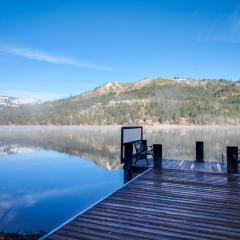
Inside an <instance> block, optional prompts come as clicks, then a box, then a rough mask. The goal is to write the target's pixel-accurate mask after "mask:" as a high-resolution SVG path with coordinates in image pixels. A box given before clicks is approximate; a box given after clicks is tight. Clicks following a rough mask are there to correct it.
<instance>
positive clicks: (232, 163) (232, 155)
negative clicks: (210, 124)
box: [227, 146, 238, 174]
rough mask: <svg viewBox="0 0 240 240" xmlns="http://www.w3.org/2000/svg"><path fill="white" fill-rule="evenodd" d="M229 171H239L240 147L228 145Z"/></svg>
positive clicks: (232, 172) (233, 172)
mask: <svg viewBox="0 0 240 240" xmlns="http://www.w3.org/2000/svg"><path fill="white" fill-rule="evenodd" d="M227 173H228V174H236V173H238V147H230V146H227Z"/></svg>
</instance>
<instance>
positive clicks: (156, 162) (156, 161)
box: [153, 144, 162, 169]
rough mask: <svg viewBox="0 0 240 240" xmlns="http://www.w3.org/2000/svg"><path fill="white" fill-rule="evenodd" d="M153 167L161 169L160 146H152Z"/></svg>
mask: <svg viewBox="0 0 240 240" xmlns="http://www.w3.org/2000/svg"><path fill="white" fill-rule="evenodd" d="M153 167H154V168H157V169H161V168H162V144H153Z"/></svg>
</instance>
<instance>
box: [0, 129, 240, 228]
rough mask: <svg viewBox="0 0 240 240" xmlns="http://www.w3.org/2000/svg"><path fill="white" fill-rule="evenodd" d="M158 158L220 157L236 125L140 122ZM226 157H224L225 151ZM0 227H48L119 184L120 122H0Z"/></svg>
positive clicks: (233, 139) (236, 136) (238, 141)
mask: <svg viewBox="0 0 240 240" xmlns="http://www.w3.org/2000/svg"><path fill="white" fill-rule="evenodd" d="M144 138H146V139H148V142H149V144H152V143H161V144H162V145H163V158H166V159H183V160H193V159H194V158H195V142H196V141H204V154H205V159H206V160H208V161H221V156H222V154H223V155H224V157H225V150H226V146H228V145H234V146H236V145H237V146H240V127H239V126H217V127H215V126H209V127H200V126H199V127H183V126H154V127H145V128H144ZM225 160H226V157H225ZM0 167H1V174H0V231H1V230H4V231H8V232H16V231H19V232H26V231H38V230H43V231H49V230H51V229H53V228H55V227H56V226H58V225H59V224H62V223H63V222H64V221H66V220H68V219H69V218H70V217H72V216H74V215H76V214H77V213H79V212H80V211H83V210H84V209H86V208H87V207H89V206H90V205H92V204H94V203H95V202H97V201H98V200H100V199H101V198H103V197H104V196H106V195H108V194H109V193H111V192H113V191H114V190H116V189H118V188H120V187H121V186H123V184H124V179H123V178H124V173H123V170H122V166H121V164H120V127H0Z"/></svg>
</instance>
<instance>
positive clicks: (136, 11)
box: [0, 0, 240, 99]
mask: <svg viewBox="0 0 240 240" xmlns="http://www.w3.org/2000/svg"><path fill="white" fill-rule="evenodd" d="M156 76H165V77H175V76H180V77H193V78H227V79H233V80H239V79H240V0H201V1H200V0H198V1H197V0H162V1H161V0H158V1H154V0H145V1H143V0H138V1H131V0H128V1H123V0H122V1H121V0H112V1H110V0H108V1H106V0H101V1H100V0H95V1H93V0H88V1H81V0H75V1H74V0H61V1H57V0H32V1H26V0H21V1H18V0H16V1H13V0H1V1H0V83H1V85H0V95H10V96H17V97H35V98H40V99H56V98H60V97H65V96H70V95H75V94H79V93H82V92H85V91H87V90H90V89H92V88H94V87H96V86H98V85H100V84H103V83H105V82H108V81H121V82H132V81H136V80H141V79H143V78H146V77H156Z"/></svg>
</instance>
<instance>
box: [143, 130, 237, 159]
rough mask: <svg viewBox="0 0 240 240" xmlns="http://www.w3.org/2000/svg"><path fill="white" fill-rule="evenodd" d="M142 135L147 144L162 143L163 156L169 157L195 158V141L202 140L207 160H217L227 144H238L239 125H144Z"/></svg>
mask: <svg viewBox="0 0 240 240" xmlns="http://www.w3.org/2000/svg"><path fill="white" fill-rule="evenodd" d="M144 136H145V138H146V139H148V140H149V144H152V143H161V144H163V157H164V158H169V159H186V160H193V159H195V149H196V145H195V144H196V141H203V142H204V155H205V160H207V161H219V158H220V155H221V153H222V152H223V153H224V154H225V152H226V147H227V146H230V145H234V146H240V126H238V127H237V126H235V127H234V126H229V127H228V126H226V127H225V126H208V127H200V126H199V127H196V126H193V127H185V126H165V127H164V126H163V127H145V128H144ZM225 159H226V157H225Z"/></svg>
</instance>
